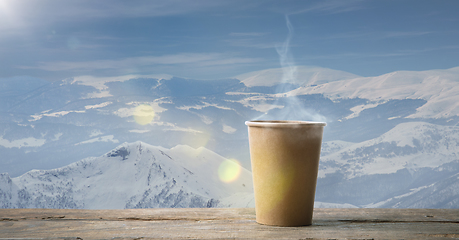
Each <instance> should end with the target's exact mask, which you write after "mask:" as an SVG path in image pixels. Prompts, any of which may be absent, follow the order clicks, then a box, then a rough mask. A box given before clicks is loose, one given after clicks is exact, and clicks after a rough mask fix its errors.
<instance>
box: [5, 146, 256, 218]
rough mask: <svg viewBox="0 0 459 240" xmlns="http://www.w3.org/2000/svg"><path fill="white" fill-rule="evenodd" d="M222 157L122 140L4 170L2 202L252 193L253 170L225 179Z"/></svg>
mask: <svg viewBox="0 0 459 240" xmlns="http://www.w3.org/2000/svg"><path fill="white" fill-rule="evenodd" d="M223 160H224V158H223V157H221V156H219V155H217V154H215V153H213V152H211V151H209V150H206V149H204V148H200V149H193V148H191V147H187V146H177V147H175V148H173V149H165V148H162V147H154V146H151V145H148V144H146V143H143V142H135V143H131V144H128V143H124V144H122V145H120V146H119V147H117V148H115V149H114V150H112V151H110V152H109V153H107V154H105V155H103V156H101V157H98V158H87V159H84V160H81V161H78V162H75V163H73V164H70V165H68V166H65V167H62V168H58V169H53V170H33V171H30V172H28V173H26V174H24V175H22V176H19V177H17V178H13V179H11V178H10V177H9V176H8V174H2V175H0V200H1V201H0V202H1V203H2V206H0V207H8V208H11V207H13V208H87V209H120V208H146V207H215V206H217V205H218V202H219V200H218V199H221V198H225V197H229V196H231V195H233V194H236V193H238V192H247V193H249V192H252V191H253V188H252V179H251V175H250V172H249V171H247V170H245V169H242V171H241V174H240V177H239V179H237V180H236V181H234V182H231V183H224V182H222V181H220V180H219V178H218V173H217V172H218V167H219V166H220V163H221V162H222V161H223Z"/></svg>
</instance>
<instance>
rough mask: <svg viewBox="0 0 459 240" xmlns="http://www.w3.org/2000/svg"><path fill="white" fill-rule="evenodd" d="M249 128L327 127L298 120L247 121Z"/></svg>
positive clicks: (321, 123) (322, 123)
mask: <svg viewBox="0 0 459 240" xmlns="http://www.w3.org/2000/svg"><path fill="white" fill-rule="evenodd" d="M245 125H247V126H253V127H256V126H260V127H261V126H266V127H282V126H286V127H287V126H292V127H293V126H326V125H327V123H325V122H315V121H296V120H252V121H246V122H245Z"/></svg>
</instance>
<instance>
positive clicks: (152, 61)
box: [18, 53, 261, 71]
mask: <svg viewBox="0 0 459 240" xmlns="http://www.w3.org/2000/svg"><path fill="white" fill-rule="evenodd" d="M259 61H261V59H259V58H245V57H238V56H234V55H231V54H222V53H180V54H173V55H163V56H142V57H129V58H124V59H117V60H92V61H82V62H70V61H55V62H40V63H38V65H37V66H19V67H18V68H21V69H40V70H45V71H92V70H104V69H132V68H138V67H145V66H166V65H174V66H186V67H192V66H195V67H206V66H217V65H234V64H245V63H255V62H259Z"/></svg>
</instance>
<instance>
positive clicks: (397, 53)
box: [307, 45, 459, 59]
mask: <svg viewBox="0 0 459 240" xmlns="http://www.w3.org/2000/svg"><path fill="white" fill-rule="evenodd" d="M453 49H459V45H448V46H441V47H435V48H423V49H401V50H397V51H391V52H373V53H368V52H365V53H359V52H347V53H337V54H323V55H309V56H308V57H307V58H308V59H357V58H361V59H362V58H386V57H401V56H415V55H418V54H422V53H426V52H434V51H444V50H453Z"/></svg>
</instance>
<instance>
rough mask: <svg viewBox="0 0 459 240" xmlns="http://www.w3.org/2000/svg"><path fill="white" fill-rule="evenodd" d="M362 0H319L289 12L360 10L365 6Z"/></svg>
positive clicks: (333, 12)
mask: <svg viewBox="0 0 459 240" xmlns="http://www.w3.org/2000/svg"><path fill="white" fill-rule="evenodd" d="M362 2H363V0H347V1H342V0H326V1H319V2H318V3H315V4H312V5H310V6H307V7H304V8H300V9H296V10H293V11H292V12H290V14H291V15H293V14H300V13H307V12H321V13H326V14H336V13H342V12H351V11H357V10H362V9H364V8H365V6H364V5H363V4H362Z"/></svg>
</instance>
